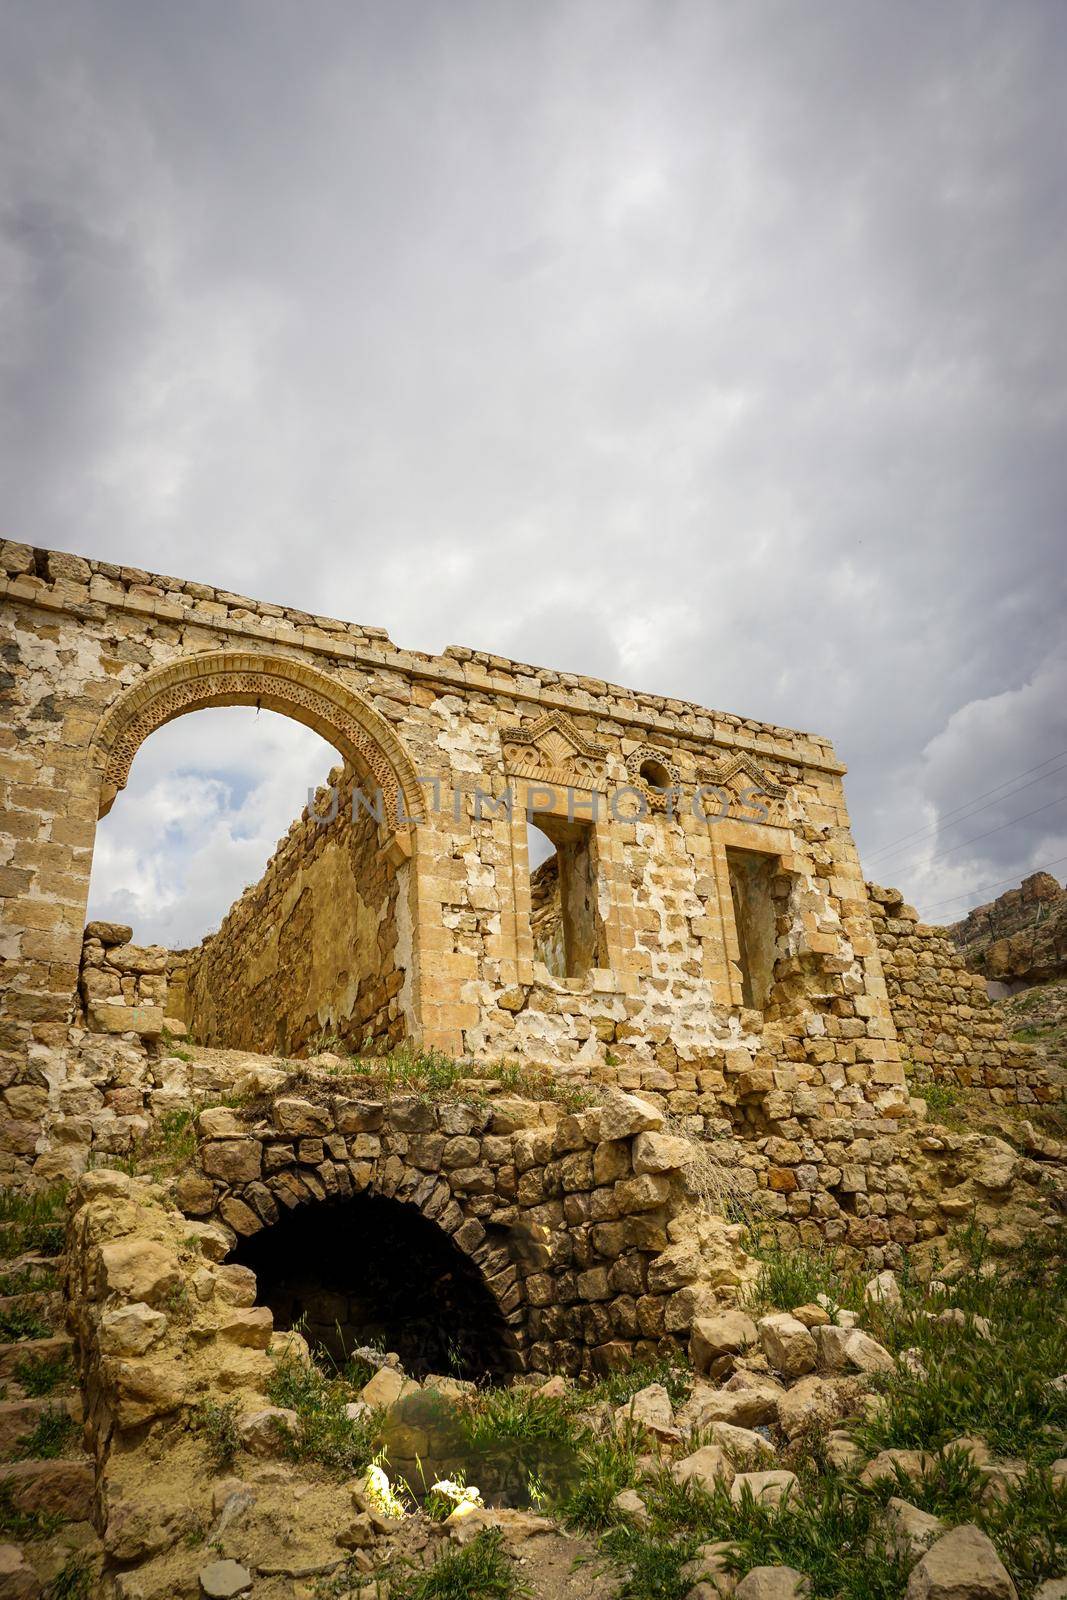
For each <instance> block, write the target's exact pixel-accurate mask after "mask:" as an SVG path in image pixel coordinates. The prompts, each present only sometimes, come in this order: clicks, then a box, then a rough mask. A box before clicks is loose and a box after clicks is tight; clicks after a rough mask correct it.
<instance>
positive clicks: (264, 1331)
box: [219, 1306, 274, 1350]
mask: <svg viewBox="0 0 1067 1600" xmlns="http://www.w3.org/2000/svg"><path fill="white" fill-rule="evenodd" d="M273 1333H274V1314H273V1312H272V1311H271V1310H270V1308H269V1306H240V1307H235V1308H234V1309H232V1310H231V1311H229V1312H228V1313H227V1314H226V1315H225V1316H224V1317H223V1318H222V1320H221V1322H220V1323H219V1335H220V1337H221V1338H223V1339H228V1340H229V1341H230V1343H231V1344H237V1345H241V1346H242V1347H243V1348H244V1349H247V1350H266V1349H267V1347H268V1346H269V1344H270V1341H271V1336H272V1334H273Z"/></svg>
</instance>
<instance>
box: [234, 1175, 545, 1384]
mask: <svg viewBox="0 0 1067 1600" xmlns="http://www.w3.org/2000/svg"><path fill="white" fill-rule="evenodd" d="M229 1259H230V1260H231V1261H234V1262H237V1263H239V1264H240V1265H241V1266H245V1267H250V1268H251V1269H252V1271H253V1272H254V1273H255V1274H256V1281H257V1285H258V1292H257V1303H258V1304H259V1305H265V1306H269V1307H270V1310H271V1312H272V1313H273V1316H274V1326H275V1329H277V1330H278V1331H279V1332H284V1331H286V1330H289V1329H292V1328H295V1327H298V1328H299V1330H300V1332H301V1333H303V1335H304V1337H305V1338H306V1339H307V1341H308V1343H309V1344H310V1345H311V1346H312V1348H313V1349H314V1348H316V1347H319V1346H321V1347H322V1348H323V1349H324V1350H325V1351H326V1353H327V1354H328V1355H329V1357H330V1358H331V1359H332V1360H333V1361H334V1362H336V1363H337V1364H338V1366H343V1365H344V1362H345V1361H346V1359H347V1358H348V1356H349V1355H350V1354H351V1353H352V1351H353V1350H355V1349H357V1348H358V1347H359V1346H372V1347H373V1348H374V1349H378V1350H383V1351H390V1350H392V1351H395V1352H396V1354H397V1355H398V1356H399V1357H400V1362H401V1365H402V1366H403V1368H404V1370H405V1372H407V1373H410V1374H411V1375H412V1376H413V1377H416V1378H420V1379H421V1378H424V1377H426V1376H427V1375H428V1374H430V1373H433V1374H435V1375H437V1376H445V1377H455V1378H466V1379H473V1380H493V1379H499V1378H502V1377H503V1376H504V1375H505V1374H506V1373H508V1372H509V1371H511V1370H513V1369H514V1366H515V1361H514V1359H513V1355H512V1345H511V1343H510V1341H509V1338H508V1333H507V1329H506V1326H505V1323H504V1320H503V1317H502V1316H501V1313H500V1310H499V1308H498V1306H497V1304H496V1301H495V1300H494V1299H493V1297H492V1295H491V1294H490V1292H489V1290H488V1288H487V1287H486V1284H485V1282H484V1280H483V1278H482V1276H481V1274H480V1272H479V1271H478V1268H477V1267H476V1266H475V1265H474V1263H473V1262H472V1261H470V1260H469V1258H468V1257H467V1256H465V1255H464V1254H463V1252H462V1251H461V1250H460V1249H459V1247H458V1246H457V1245H456V1244H454V1243H453V1241H452V1239H451V1237H450V1236H449V1235H448V1234H447V1233H446V1232H445V1231H444V1230H443V1229H441V1228H439V1227H438V1226H437V1225H436V1224H435V1223H433V1222H431V1221H430V1220H429V1219H428V1218H427V1217H424V1216H423V1214H422V1212H421V1211H419V1210H418V1208H417V1207H416V1206H412V1205H407V1204H405V1203H404V1202H402V1201H399V1200H392V1199H387V1198H385V1197H384V1196H381V1195H374V1194H367V1193H363V1194H357V1195H352V1196H350V1197H348V1198H345V1199H339V1200H326V1201H323V1202H321V1203H319V1204H310V1205H303V1206H297V1207H296V1208H295V1209H294V1210H293V1211H290V1212H288V1213H285V1214H283V1215H282V1217H281V1218H280V1219H279V1221H278V1222H277V1223H275V1224H274V1226H273V1227H268V1228H264V1229H263V1230H262V1231H261V1232H259V1233H256V1234H253V1235H251V1236H250V1237H248V1238H244V1239H241V1240H239V1241H238V1243H237V1245H236V1246H235V1248H234V1250H233V1251H232V1253H231V1255H230V1257H229Z"/></svg>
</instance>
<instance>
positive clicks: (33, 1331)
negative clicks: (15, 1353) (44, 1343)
mask: <svg viewBox="0 0 1067 1600" xmlns="http://www.w3.org/2000/svg"><path fill="white" fill-rule="evenodd" d="M51 1332H52V1329H51V1327H50V1326H49V1325H48V1323H47V1322H45V1321H44V1320H43V1319H42V1317H41V1314H40V1312H39V1311H38V1309H37V1308H36V1306H32V1305H30V1306H5V1307H2V1308H0V1341H3V1342H5V1343H6V1342H10V1343H12V1344H14V1343H15V1341H16V1340H18V1339H47V1337H48V1335H49V1334H50V1333H51Z"/></svg>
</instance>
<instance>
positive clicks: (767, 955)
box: [726, 847, 781, 1011]
mask: <svg viewBox="0 0 1067 1600" xmlns="http://www.w3.org/2000/svg"><path fill="white" fill-rule="evenodd" d="M726 865H727V869H728V871H729V875H730V898H731V901H732V902H733V912H734V926H735V929H736V932H737V947H738V963H739V966H740V971H741V1003H742V1005H744V1006H747V1007H748V1008H749V1009H750V1010H752V1011H766V1010H767V1006H768V1002H769V1000H770V996H771V988H772V986H773V982H774V962H775V956H776V942H777V924H776V908H775V901H774V896H773V883H774V879H775V878H776V876H777V875H778V873H779V871H780V868H781V863H780V861H779V858H778V857H777V856H772V855H765V854H763V853H761V852H760V851H756V850H735V849H731V848H729V847H728V848H727V851H726Z"/></svg>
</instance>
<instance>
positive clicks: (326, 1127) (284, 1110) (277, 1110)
mask: <svg viewBox="0 0 1067 1600" xmlns="http://www.w3.org/2000/svg"><path fill="white" fill-rule="evenodd" d="M271 1116H272V1117H273V1119H274V1126H275V1127H276V1128H277V1129H278V1131H279V1133H285V1134H299V1135H309V1134H323V1133H332V1132H333V1117H332V1115H331V1113H330V1111H329V1109H328V1108H327V1107H325V1106H317V1105H313V1104H312V1103H311V1101H310V1100H297V1099H294V1098H292V1097H291V1096H282V1097H281V1098H279V1099H278V1100H275V1102H274V1104H273V1106H272V1107H271ZM352 1131H353V1132H356V1131H357V1130H356V1129H353V1130H352Z"/></svg>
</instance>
